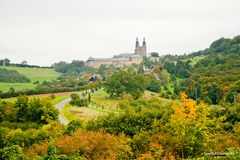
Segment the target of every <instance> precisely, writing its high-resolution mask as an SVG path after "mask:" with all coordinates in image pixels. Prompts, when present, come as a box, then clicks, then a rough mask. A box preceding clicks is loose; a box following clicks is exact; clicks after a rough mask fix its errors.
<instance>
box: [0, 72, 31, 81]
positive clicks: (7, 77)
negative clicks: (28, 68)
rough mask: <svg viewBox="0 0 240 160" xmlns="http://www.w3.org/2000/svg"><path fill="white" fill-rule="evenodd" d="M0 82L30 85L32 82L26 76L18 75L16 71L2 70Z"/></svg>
mask: <svg viewBox="0 0 240 160" xmlns="http://www.w3.org/2000/svg"><path fill="white" fill-rule="evenodd" d="M0 82H5V83H16V82H18V83H29V82H31V81H30V80H29V79H28V78H27V77H26V76H24V75H22V74H20V73H18V72H17V71H15V70H7V69H5V68H3V69H1V68H0Z"/></svg>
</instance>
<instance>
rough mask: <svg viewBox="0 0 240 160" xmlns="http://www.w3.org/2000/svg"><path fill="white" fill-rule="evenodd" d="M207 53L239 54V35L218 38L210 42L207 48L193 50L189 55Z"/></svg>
mask: <svg viewBox="0 0 240 160" xmlns="http://www.w3.org/2000/svg"><path fill="white" fill-rule="evenodd" d="M209 54H238V55H240V35H238V36H236V37H234V38H232V39H231V38H220V39H218V40H216V41H214V42H212V43H211V45H210V46H209V48H207V49H205V50H201V51H198V52H194V53H192V54H190V56H196V55H209Z"/></svg>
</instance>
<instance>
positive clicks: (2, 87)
mask: <svg viewBox="0 0 240 160" xmlns="http://www.w3.org/2000/svg"><path fill="white" fill-rule="evenodd" d="M35 86H36V85H35V84H33V83H0V91H3V92H7V91H9V88H11V87H12V88H14V89H15V90H17V91H20V90H25V89H33V88H35Z"/></svg>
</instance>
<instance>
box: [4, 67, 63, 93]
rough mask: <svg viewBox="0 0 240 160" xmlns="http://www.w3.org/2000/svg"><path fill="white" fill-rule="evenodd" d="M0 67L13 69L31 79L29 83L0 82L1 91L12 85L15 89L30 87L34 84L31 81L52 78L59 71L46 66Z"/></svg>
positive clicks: (55, 76) (54, 77) (57, 74)
mask: <svg viewBox="0 0 240 160" xmlns="http://www.w3.org/2000/svg"><path fill="white" fill-rule="evenodd" d="M1 68H5V69H7V70H15V71H17V72H19V73H20V74H22V75H24V76H26V77H27V78H28V79H29V80H30V81H31V82H30V83H0V90H1V91H3V92H5V91H8V90H9V88H10V87H13V88H14V89H15V90H23V89H32V88H34V87H35V86H36V85H35V84H33V83H36V82H37V81H38V82H39V83H41V82H43V81H50V80H54V79H56V78H57V77H58V76H59V75H60V73H58V72H56V71H55V70H54V69H48V68H47V69H45V68H23V67H0V69H1Z"/></svg>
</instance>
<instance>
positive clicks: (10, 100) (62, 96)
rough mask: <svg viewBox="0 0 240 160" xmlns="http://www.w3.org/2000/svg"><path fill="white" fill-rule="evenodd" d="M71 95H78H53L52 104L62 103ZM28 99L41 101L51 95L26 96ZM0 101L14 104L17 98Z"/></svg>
mask: <svg viewBox="0 0 240 160" xmlns="http://www.w3.org/2000/svg"><path fill="white" fill-rule="evenodd" d="M72 93H78V92H63V93H54V96H55V98H54V99H52V103H53V104H54V105H55V104H57V103H58V102H60V101H62V100H63V99H65V98H68V97H70V95H71V94H72ZM28 97H29V98H30V99H31V98H40V99H41V98H46V97H51V94H38V95H31V96H28ZM2 100H4V101H8V102H15V101H16V100H17V98H16V97H14V98H5V99H2Z"/></svg>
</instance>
